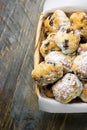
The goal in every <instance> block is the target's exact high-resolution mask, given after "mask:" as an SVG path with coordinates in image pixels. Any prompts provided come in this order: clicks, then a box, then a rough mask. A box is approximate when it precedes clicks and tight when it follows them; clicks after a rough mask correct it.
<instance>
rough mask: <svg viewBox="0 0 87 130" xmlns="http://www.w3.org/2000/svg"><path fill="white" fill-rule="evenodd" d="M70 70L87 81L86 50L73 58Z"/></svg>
mask: <svg viewBox="0 0 87 130" xmlns="http://www.w3.org/2000/svg"><path fill="white" fill-rule="evenodd" d="M72 70H73V72H74V73H75V74H76V75H77V76H78V77H79V78H80V79H81V80H84V81H87V52H84V53H82V54H81V55H78V56H77V57H76V58H75V59H74V61H73V65H72Z"/></svg>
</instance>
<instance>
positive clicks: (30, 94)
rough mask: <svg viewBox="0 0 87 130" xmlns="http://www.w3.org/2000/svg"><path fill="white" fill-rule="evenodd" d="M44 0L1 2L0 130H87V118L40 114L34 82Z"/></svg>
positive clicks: (5, 0) (84, 115) (9, 0)
mask: <svg viewBox="0 0 87 130" xmlns="http://www.w3.org/2000/svg"><path fill="white" fill-rule="evenodd" d="M43 3H44V0H0V130H87V114H50V113H45V112H41V111H39V110H38V102H37V96H36V94H35V91H34V83H33V80H32V78H31V71H32V69H33V54H34V43H35V34H36V28H37V23H38V18H39V15H40V12H41V10H42V7H43Z"/></svg>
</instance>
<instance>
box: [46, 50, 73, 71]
mask: <svg viewBox="0 0 87 130" xmlns="http://www.w3.org/2000/svg"><path fill="white" fill-rule="evenodd" d="M45 61H46V62H47V63H50V62H51V63H54V64H58V63H59V62H60V63H61V64H62V66H63V71H64V73H67V72H72V69H71V68H72V58H71V57H70V56H66V55H64V54H63V53H62V52H56V51H53V52H50V53H49V54H48V55H47V56H46V57H45Z"/></svg>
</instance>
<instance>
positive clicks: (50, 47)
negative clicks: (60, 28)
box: [40, 33, 60, 57]
mask: <svg viewBox="0 0 87 130" xmlns="http://www.w3.org/2000/svg"><path fill="white" fill-rule="evenodd" d="M51 51H60V48H59V47H58V46H57V45H56V43H55V33H51V34H49V35H48V37H47V39H46V40H44V41H42V44H41V47H40V53H41V54H42V56H43V57H45V56H46V55H47V54H48V53H50V52H51Z"/></svg>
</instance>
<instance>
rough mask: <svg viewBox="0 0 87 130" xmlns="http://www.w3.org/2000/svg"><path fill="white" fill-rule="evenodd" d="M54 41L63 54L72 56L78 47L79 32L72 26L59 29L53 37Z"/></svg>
mask: <svg viewBox="0 0 87 130" xmlns="http://www.w3.org/2000/svg"><path fill="white" fill-rule="evenodd" d="M55 41H56V44H57V45H58V47H59V48H60V49H61V50H62V52H63V53H64V54H72V53H74V52H76V50H77V49H78V47H79V42H80V32H79V31H78V30H76V29H74V28H73V27H72V26H64V27H61V28H60V30H59V31H58V32H57V34H56V36H55Z"/></svg>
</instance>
